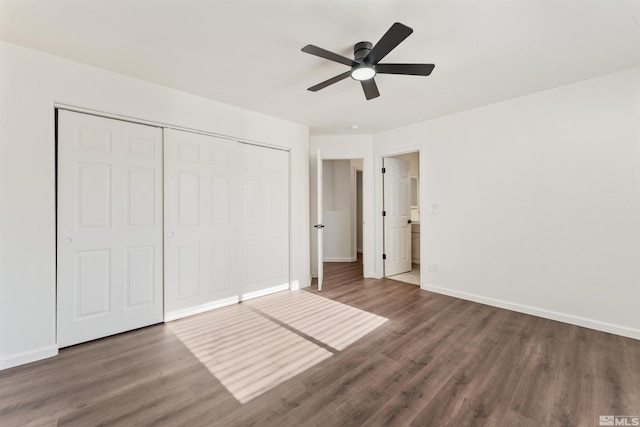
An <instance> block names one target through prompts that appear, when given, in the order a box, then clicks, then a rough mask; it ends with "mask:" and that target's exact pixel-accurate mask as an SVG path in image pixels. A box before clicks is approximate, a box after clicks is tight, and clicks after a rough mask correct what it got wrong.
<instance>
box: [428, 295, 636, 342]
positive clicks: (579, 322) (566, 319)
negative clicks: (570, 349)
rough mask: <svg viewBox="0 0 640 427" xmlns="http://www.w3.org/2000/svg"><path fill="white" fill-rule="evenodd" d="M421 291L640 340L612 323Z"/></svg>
mask: <svg viewBox="0 0 640 427" xmlns="http://www.w3.org/2000/svg"><path fill="white" fill-rule="evenodd" d="M421 289H424V290H425V291H430V292H435V293H437V294H443V295H448V296H451V297H456V298H460V299H464V300H467V301H473V302H479V303H481V304H486V305H490V306H492V307H499V308H504V309H507V310H511V311H516V312H518V313H524V314H530V315H532V316H537V317H542V318H544V319H550V320H556V321H558V322H563V323H569V324H571V325H576V326H582V327H584V328H589V329H594V330H596V331H601V332H608V333H610V334H615V335H620V336H623V337H628V338H633V339H636V340H640V329H634V328H629V327H627V326H621V325H615V324H612V323H607V322H601V321H599V320H593V319H587V318H585V317H580V316H574V315H572V314H566V313H560V312H557V311H552V310H546V309H543V308H537V307H531V306H528V305H523V304H517V303H513V302H509V301H503V300H499V299H494V298H487V297H483V296H480V295H475V294H469V293H467V292H460V291H455V290H452V289H447V288H441V287H439V286H432V285H423V286H421Z"/></svg>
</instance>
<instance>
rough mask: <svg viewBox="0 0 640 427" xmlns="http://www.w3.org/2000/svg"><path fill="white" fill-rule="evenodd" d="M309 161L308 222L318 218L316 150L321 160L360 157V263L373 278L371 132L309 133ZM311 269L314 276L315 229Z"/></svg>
mask: <svg viewBox="0 0 640 427" xmlns="http://www.w3.org/2000/svg"><path fill="white" fill-rule="evenodd" d="M309 141H310V142H309V155H310V157H309V164H310V187H309V188H310V193H309V197H310V202H311V203H310V205H311V212H310V215H311V223H312V224H316V223H317V222H316V220H317V191H316V186H317V179H316V178H317V168H316V153H317V150H318V149H320V150H321V156H322V158H324V159H363V166H362V170H363V172H362V179H363V218H364V226H363V240H364V242H363V246H364V248H365V249H364V254H363V264H364V276H365V277H375V253H374V251H373V250H367V248H373V247H374V246H373V239H374V229H373V224H374V222H375V221H374V213H373V207H374V203H373V138H372V137H371V136H370V135H322V136H311V137H310V139H309ZM310 233H311V234H310V235H311V272H312V274H313V275H314V277H315V276H316V275H317V272H318V265H317V258H318V255H317V249H316V248H317V240H316V231H315V228H311V232H310Z"/></svg>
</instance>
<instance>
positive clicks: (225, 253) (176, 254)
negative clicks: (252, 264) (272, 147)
mask: <svg viewBox="0 0 640 427" xmlns="http://www.w3.org/2000/svg"><path fill="white" fill-rule="evenodd" d="M240 154H241V153H240V146H239V144H238V143H237V142H235V141H230V140H226V139H221V138H216V137H213V136H208V135H201V134H196V133H191V132H183V131H177V130H173V129H166V130H165V313H166V316H165V317H166V320H171V319H175V318H178V317H182V316H184V315H188V314H193V313H196V312H198V311H204V310H208V309H211V308H215V307H219V306H223V305H228V304H233V303H235V302H238V300H239V298H238V278H237V274H238V273H237V272H238V271H239V270H240V268H241V267H240V266H239V265H238V260H239V253H238V249H239V238H240V234H239V227H240V225H241V222H240V217H239V215H238V211H239V207H240V205H239V203H240V199H239V194H240V191H241V187H240V183H241V180H240V164H241V163H240V158H239V156H240Z"/></svg>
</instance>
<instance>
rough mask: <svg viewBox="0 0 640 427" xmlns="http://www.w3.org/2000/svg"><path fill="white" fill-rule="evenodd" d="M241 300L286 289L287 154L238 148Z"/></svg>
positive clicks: (246, 147) (251, 148) (287, 264)
mask: <svg viewBox="0 0 640 427" xmlns="http://www.w3.org/2000/svg"><path fill="white" fill-rule="evenodd" d="M242 160H243V167H242V181H243V194H242V201H243V203H242V218H243V234H242V235H243V238H242V256H243V258H242V284H241V298H242V300H246V299H250V298H254V297H257V296H261V295H266V294H269V293H272V292H277V291H281V290H285V289H289V154H288V153H287V152H285V151H281V150H274V149H269V148H264V147H256V146H253V145H246V144H243V145H242Z"/></svg>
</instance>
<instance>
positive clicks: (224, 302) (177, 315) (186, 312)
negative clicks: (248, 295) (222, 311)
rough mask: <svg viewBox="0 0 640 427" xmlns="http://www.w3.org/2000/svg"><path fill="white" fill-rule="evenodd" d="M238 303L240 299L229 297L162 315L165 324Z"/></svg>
mask: <svg viewBox="0 0 640 427" xmlns="http://www.w3.org/2000/svg"><path fill="white" fill-rule="evenodd" d="M239 302H240V299H239V298H238V297H231V298H224V299H221V300H216V301H212V302H208V303H205V304H200V305H196V306H193V307H188V308H183V309H181V310H175V311H170V312H168V313H166V314H165V315H164V321H165V323H166V322H171V321H172V320H177V319H182V318H183V317H188V316H193V315H194V314H200V313H204V312H206V311H211V310H215V309H216V308H221V307H226V306H228V305H233V304H237V303H239Z"/></svg>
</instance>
